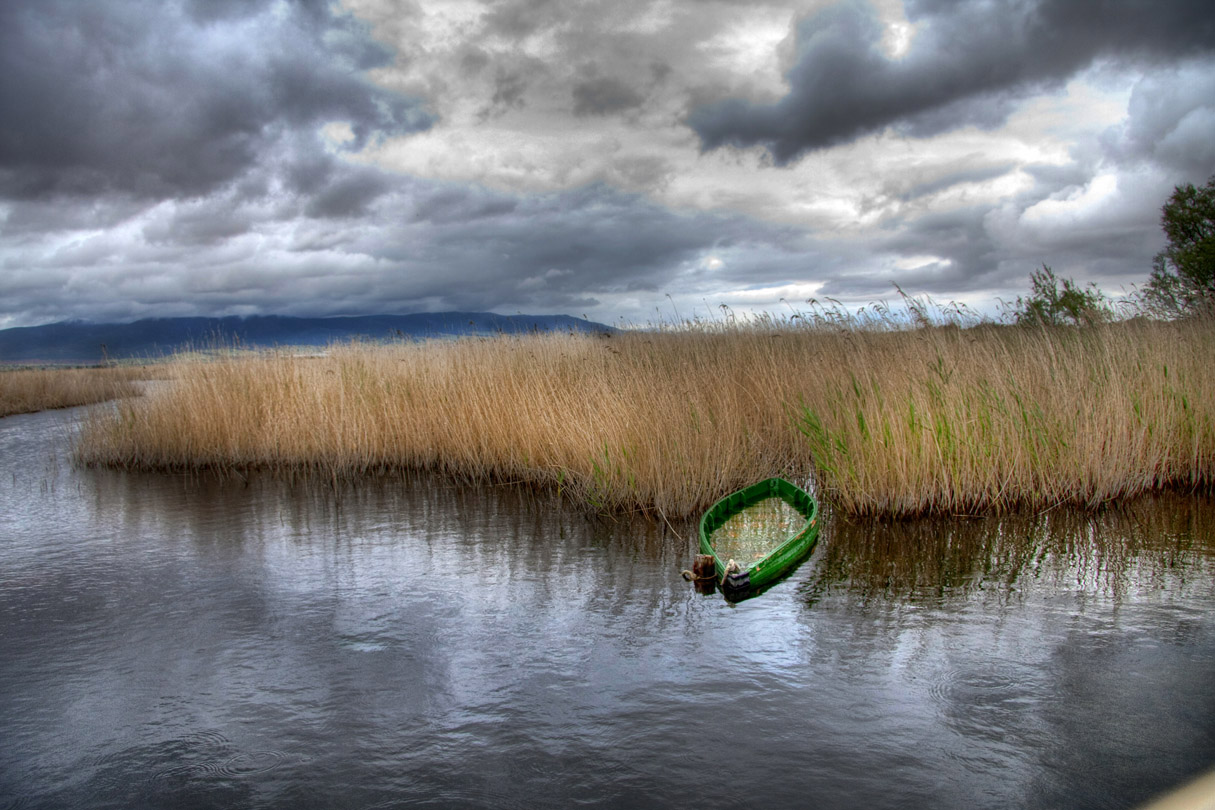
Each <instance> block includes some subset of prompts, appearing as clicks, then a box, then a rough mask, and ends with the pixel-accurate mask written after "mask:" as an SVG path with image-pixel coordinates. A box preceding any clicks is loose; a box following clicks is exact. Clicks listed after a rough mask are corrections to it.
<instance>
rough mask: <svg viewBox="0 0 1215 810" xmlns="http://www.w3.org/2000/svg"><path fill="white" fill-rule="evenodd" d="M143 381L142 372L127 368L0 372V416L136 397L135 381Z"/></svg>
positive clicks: (144, 372) (141, 370) (145, 374)
mask: <svg viewBox="0 0 1215 810" xmlns="http://www.w3.org/2000/svg"><path fill="white" fill-rule="evenodd" d="M146 377H147V371H146V370H145V369H141V368H134V367H126V366H118V367H107V368H60V369H16V370H12V371H0V416H11V415H13V414H17V413H34V412H35V411H45V410H50V409H52V408H74V407H76V406H77V405H90V404H92V403H94V402H104V401H106V400H109V399H117V398H119V397H130V396H135V395H136V394H138V393H139V389H138V388H137V387H136V385H135V380H141V379H146Z"/></svg>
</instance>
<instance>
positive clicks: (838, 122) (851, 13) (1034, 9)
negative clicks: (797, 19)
mask: <svg viewBox="0 0 1215 810" xmlns="http://www.w3.org/2000/svg"><path fill="white" fill-rule="evenodd" d="M907 16H908V18H909V20H910V21H911V22H912V23H913V24H917V25H918V26H919V28H918V30H917V32H916V34H915V37H914V39H913V41H912V44H911V47H910V50H909V51H908V52H907V53H906V54H905V55H903V56H902V57H901V58H890V57H888V56H887V55H886V54H885V53H883V51H882V48H881V42H882V36H883V29H882V25H881V23H880V22H879V21H878V19H877V18H876V16H875V12H874V10H873V9H872V7H870V6H869V5H867V4H865V3H862V2H857V1H856V0H850V1H849V2H842V3H838V4H836V5H833V6H831V7H829V8H827V9H825V10H823V11H821V12H819V13H818V14H816V15H814V16H811V17H809V18H807V19H805V20H803V21H802V22H801V23H800V25H799V26H798V29H797V40H798V56H797V59H796V61H795V63H794V65H793V67H792V68H791V70H790V71H789V72H788V74H787V79H788V82H789V86H790V90H789V93H788V95H786V96H785V97H784V98H783V99H781V100H780V101H778V102H777V103H775V104H762V103H754V102H751V101H748V100H745V99H741V98H730V99H725V100H723V101H718V102H715V103H711V104H708V105H705V106H701V107H699V108H696V109H693V110H692V111H691V113H690V114H689V116H688V118H687V123H688V124H689V125H690V126H691V127H692V129H693V130H695V131H696V133H697V134H698V135H699V136H700V140H701V144H702V147H703V148H704V149H715V148H717V147H721V146H727V145H734V146H741V147H748V146H755V145H762V146H764V147H765V148H767V149H768V150H769V151H770V152H771V154H772V156H773V158H774V159H775V160H776V161H777V163H780V164H784V163H787V162H789V161H791V160H793V159H795V158H796V157H798V156H799V155H801V154H802V153H803V152H805V151H808V150H812V149H818V148H823V147H828V146H831V145H834V144H838V143H842V142H846V141H850V140H852V139H855V138H857V137H860V136H862V135H865V134H868V133H872V132H877V131H881V130H883V129H885V128H887V127H894V128H896V129H897V130H898V131H900V132H902V133H904V134H908V135H913V136H928V135H933V134H937V133H940V132H944V131H948V130H950V129H954V128H957V127H961V126H966V125H975V126H979V127H994V126H998V125H999V124H1001V123H1002V122H1003V121H1004V120H1005V119H1006V118H1007V116H1008V114H1009V112H1010V111H1011V110H1012V109H1013V107H1014V106H1015V104H1016V102H1017V101H1019V100H1020V99H1022V98H1024V97H1026V96H1028V95H1029V94H1031V93H1035V92H1041V91H1042V90H1043V89H1049V88H1051V87H1054V86H1059V85H1061V84H1062V83H1064V82H1066V81H1067V80H1068V79H1069V78H1070V77H1072V76H1073V75H1075V74H1076V73H1077V72H1079V71H1081V70H1084V69H1086V68H1088V67H1090V66H1091V65H1093V64H1094V63H1096V62H1097V61H1098V60H1112V61H1119V62H1143V63H1165V62H1169V63H1172V62H1178V61H1181V60H1184V59H1187V58H1190V57H1194V56H1198V55H1210V54H1215V8H1213V7H1212V6H1211V4H1210V2H1209V0H1185V1H1178V2H1167V3H1154V2H1142V1H1140V2H1115V1H1114V0H1091V1H1090V2H1079V1H1078V0H1036V1H1033V0H1031V1H1028V2H996V1H995V0H970V1H969V2H955V1H954V0H950V1H949V2H944V1H943V0H919V1H918V2H909V3H907Z"/></svg>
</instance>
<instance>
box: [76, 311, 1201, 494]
mask: <svg viewBox="0 0 1215 810" xmlns="http://www.w3.org/2000/svg"><path fill="white" fill-rule="evenodd" d="M801 323H806V324H807V325H805V326H800V327H799V326H798V325H797V324H801ZM1213 350H1215V324H1213V323H1212V322H1211V321H1207V320H1201V321H1200V320H1191V321H1186V322H1174V323H1162V322H1153V321H1145V320H1132V321H1128V322H1120V323H1103V324H1096V325H1092V326H1087V327H1082V328H1074V327H1050V326H1047V325H1044V324H1039V325H1037V326H1034V327H1023V326H1018V327H1009V326H995V325H979V326H975V327H971V328H959V327H958V326H945V327H941V326H924V327H921V328H915V329H909V328H894V326H893V325H892V324H891V323H889V322H886V323H885V326H884V327H883V326H882V324H877V325H875V324H872V323H870V324H868V325H866V324H858V323H852V324H849V323H842V322H828V321H824V320H823V319H822V318H819V319H817V320H813V321H811V322H807V321H806V320H785V321H777V320H775V319H770V318H769V319H762V318H761V319H758V320H753V321H750V322H748V323H744V324H734V325H731V324H729V323H717V324H710V325H707V327H706V325H703V324H702V325H699V326H695V327H692V328H685V329H680V330H666V331H651V332H636V333H624V334H619V335H617V336H615V337H611V338H604V337H592V336H586V335H535V336H521V337H512V336H504V337H499V338H492V339H472V340H460V341H452V342H434V343H428V344H416V345H415V344H400V345H388V346H371V345H353V344H352V345H348V346H344V347H334V348H333V349H332V350H331V351H330V352H329V354H328V356H327V357H322V358H301V357H291V356H288V355H285V354H280V355H264V356H255V357H237V358H232V359H229V360H223V361H219V362H198V361H193V362H187V361H183V362H179V363H177V364H176V365H175V366H173V373H174V375H175V377H176V380H175V381H174V382H173V383H172V384H171V385H169V386H166V387H165V388H164V389H163V390H161V391H158V392H156V394H155V395H153V396H149V397H146V398H144V399H142V400H140V401H131V402H127V403H123V404H122V405H121V406H120V407H119V408H118V409H117V411H114V412H108V411H107V412H99V413H97V414H96V415H95V416H94V417H93V418H92V419H91V420H90V421H89V422H88V423H87V424H86V426H85V428H84V430H83V432H82V434H81V436H80V438H79V440H78V443H77V447H76V454H77V458H78V459H79V460H80V461H82V462H84V463H88V464H105V465H114V466H119V467H128V468H143V469H201V468H215V469H220V470H235V469H249V468H264V469H272V470H278V471H290V472H297V471H311V472H314V473H317V474H320V475H323V476H324V477H325V478H331V477H347V476H357V475H360V474H363V473H366V472H370V471H377V470H390V469H418V468H426V469H435V470H439V471H442V472H445V473H447V474H451V475H455V476H461V477H465V478H467V479H470V480H498V481H511V482H521V483H529V484H535V485H541V486H547V487H551V488H553V489H554V490H557V491H559V492H561V493H562V496H563V497H568V498H570V499H573V500H576V501H578V502H581V503H584V504H587V505H589V506H591V507H593V508H595V509H601V510H629V511H645V512H649V513H657V514H663V515H666V516H669V517H675V516H683V515H689V514H693V513H695V512H697V511H700V510H702V509H704V508H705V507H707V506H708V505H709V504H711V503H712V502H713V501H714V500H716V499H717V498H718V497H720V496H722V495H724V494H726V493H728V492H730V491H732V490H734V489H737V488H739V487H741V486H744V485H746V484H749V483H751V482H753V481H755V480H758V479H761V478H765V477H768V476H770V475H785V476H788V477H791V478H793V479H795V480H802V481H805V480H807V479H811V478H813V479H814V480H815V482H816V484H817V486H818V491H819V492H820V494H823V495H825V496H826V497H827V498H828V499H830V500H831V501H832V502H833V504H834V505H835V507H836V508H837V509H840V510H842V511H844V512H847V513H851V514H874V515H879V514H880V515H916V514H925V513H972V512H977V511H987V512H991V511H1001V510H1007V509H1012V508H1021V507H1026V508H1035V509H1036V508H1045V507H1049V506H1052V505H1055V504H1059V503H1073V504H1080V505H1087V506H1093V505H1097V504H1100V503H1104V502H1106V501H1109V500H1111V499H1116V498H1122V497H1126V496H1130V495H1134V494H1136V493H1139V492H1143V491H1147V490H1152V489H1156V488H1160V487H1165V486H1185V487H1191V486H1194V487H1197V486H1207V485H1209V484H1210V482H1211V480H1212V469H1213V466H1215V367H1213V366H1215V364H1211V363H1210V362H1209V358H1210V357H1212V356H1215V351H1213Z"/></svg>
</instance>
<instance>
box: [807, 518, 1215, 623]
mask: <svg viewBox="0 0 1215 810" xmlns="http://www.w3.org/2000/svg"><path fill="white" fill-rule="evenodd" d="M827 525H828V526H830V530H829V531H830V535H829V537H827V538H826V541H825V542H822V543H820V548H821V549H822V551H821V552H820V556H819V557H818V559H817V564H816V566H815V575H814V578H813V579H812V580H811V581H810V582H808V583H807V584H806V585H805V586H804V587H805V589H806V594H807V596H808V597H810V598H811V599H812V600H818V599H820V598H822V597H823V596H824V595H825V594H827V593H831V592H834V591H843V592H847V593H849V594H851V595H853V596H859V597H861V598H863V599H869V598H886V597H890V598H894V599H904V598H907V597H909V596H910V597H923V598H931V597H943V596H950V595H958V594H964V593H967V592H970V591H972V590H980V589H982V590H995V591H1003V592H1014V591H1023V590H1028V589H1031V588H1033V587H1034V586H1035V585H1036V584H1038V583H1044V584H1049V585H1050V586H1051V587H1052V588H1055V589H1059V588H1063V589H1065V590H1066V589H1076V590H1081V591H1085V592H1090V593H1095V594H1105V595H1111V596H1120V595H1122V594H1125V593H1133V592H1139V591H1145V590H1157V589H1159V588H1182V587H1186V586H1187V585H1195V586H1198V587H1204V588H1206V589H1207V590H1208V592H1210V593H1211V595H1215V500H1212V499H1211V498H1209V497H1205V496H1186V495H1178V494H1163V495H1158V496H1149V497H1143V498H1138V499H1136V500H1134V501H1132V502H1128V503H1126V504H1123V505H1121V506H1119V507H1113V508H1108V509H1105V510H1102V511H1100V512H1082V511H1079V510H1076V509H1065V508H1060V509H1055V510H1051V511H1049V512H1046V513H1043V514H1039V515H1005V516H1001V517H990V518H982V519H971V520H957V519H943V518H925V519H921V520H915V521H900V522H885V521H881V522H879V521H859V522H846V521H840V520H834V521H829V522H828V524H827Z"/></svg>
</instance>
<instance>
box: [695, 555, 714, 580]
mask: <svg viewBox="0 0 1215 810" xmlns="http://www.w3.org/2000/svg"><path fill="white" fill-rule="evenodd" d="M692 576H694V577H696V579H697V581H700V580H705V579H717V571H716V570H715V569H714V566H713V555H712V554H697V555H696V559H695V560H693V561H692Z"/></svg>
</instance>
